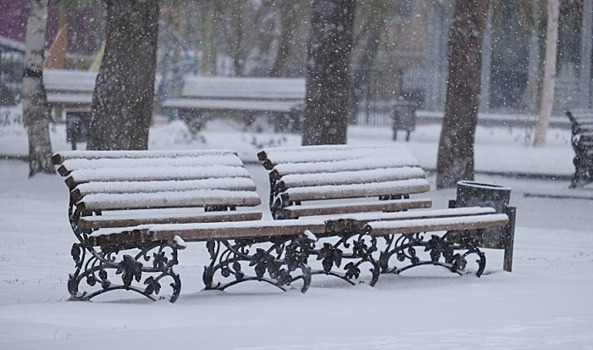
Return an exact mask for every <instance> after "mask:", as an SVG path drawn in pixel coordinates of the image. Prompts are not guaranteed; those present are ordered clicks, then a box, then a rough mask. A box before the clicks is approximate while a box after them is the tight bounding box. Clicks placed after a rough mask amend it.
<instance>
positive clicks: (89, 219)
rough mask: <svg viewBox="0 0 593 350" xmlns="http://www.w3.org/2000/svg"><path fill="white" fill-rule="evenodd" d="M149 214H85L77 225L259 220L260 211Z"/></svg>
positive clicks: (126, 225) (98, 227)
mask: <svg viewBox="0 0 593 350" xmlns="http://www.w3.org/2000/svg"><path fill="white" fill-rule="evenodd" d="M159 214H160V213H153V214H150V215H147V214H144V215H131V214H130V213H126V215H100V216H86V217H82V218H80V220H79V222H78V227H79V228H80V229H83V230H94V229H101V228H116V227H121V228H125V227H134V226H138V225H144V224H175V223H195V222H229V221H249V220H261V218H262V213H261V211H212V212H202V213H187V214H176V213H168V214H160V215H159Z"/></svg>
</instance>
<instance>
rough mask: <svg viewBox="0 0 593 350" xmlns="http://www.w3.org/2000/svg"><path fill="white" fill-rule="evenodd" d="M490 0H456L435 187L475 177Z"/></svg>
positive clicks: (445, 186)
mask: <svg viewBox="0 0 593 350" xmlns="http://www.w3.org/2000/svg"><path fill="white" fill-rule="evenodd" d="M488 6H489V1H482V0H457V1H456V2H455V13H454V15H453V25H452V27H451V32H450V35H449V78H448V80H447V99H446V102H445V117H444V119H443V128H442V130H441V137H440V140H439V152H438V159H437V188H449V187H454V186H455V185H456V183H457V182H458V181H460V180H464V179H467V180H473V178H474V143H475V132H476V124H477V121H478V109H479V107H480V86H481V79H480V76H481V74H480V71H481V68H482V67H481V66H482V52H481V51H482V42H483V38H484V29H485V27H486V19H487V15H488Z"/></svg>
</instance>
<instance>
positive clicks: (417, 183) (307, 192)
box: [282, 179, 430, 201]
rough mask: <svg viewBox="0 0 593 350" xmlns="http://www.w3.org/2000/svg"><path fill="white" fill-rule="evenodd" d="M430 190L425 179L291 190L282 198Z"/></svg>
mask: <svg viewBox="0 0 593 350" xmlns="http://www.w3.org/2000/svg"><path fill="white" fill-rule="evenodd" d="M429 190H430V184H429V183H428V181H426V180H425V179H410V180H401V181H389V182H376V183H369V184H354V185H337V186H311V187H296V188H289V189H287V190H286V191H285V192H283V193H282V198H283V199H284V200H287V201H303V200H315V199H339V198H356V197H375V196H395V195H407V194H414V193H423V192H428V191H429Z"/></svg>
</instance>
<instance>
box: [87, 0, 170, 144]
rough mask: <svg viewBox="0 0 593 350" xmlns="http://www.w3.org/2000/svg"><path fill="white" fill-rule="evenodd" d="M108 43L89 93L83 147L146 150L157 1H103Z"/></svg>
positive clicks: (152, 95) (156, 34) (152, 91)
mask: <svg viewBox="0 0 593 350" xmlns="http://www.w3.org/2000/svg"><path fill="white" fill-rule="evenodd" d="M105 3H106V4H107V25H106V30H107V42H106V46H105V56H104V57H103V62H102V64H101V68H100V69H99V74H98V76H97V84H96V85H95V91H94V93H93V105H92V123H91V128H90V138H89V142H88V145H87V148H88V149H96V150H118V149H119V150H122V149H124V150H125V149H135V150H142V149H147V148H148V129H149V127H150V122H151V119H152V112H153V102H154V79H155V71H156V48H157V36H158V15H159V3H158V0H126V1H118V0H105Z"/></svg>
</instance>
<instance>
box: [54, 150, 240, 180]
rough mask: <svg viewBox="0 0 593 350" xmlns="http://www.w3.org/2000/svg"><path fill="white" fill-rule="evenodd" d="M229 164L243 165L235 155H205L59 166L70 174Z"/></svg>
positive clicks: (64, 173)
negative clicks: (96, 170)
mask: <svg viewBox="0 0 593 350" xmlns="http://www.w3.org/2000/svg"><path fill="white" fill-rule="evenodd" d="M204 165H227V166H242V165H243V163H242V162H241V160H240V159H239V158H238V157H237V156H235V155H233V154H227V155H204V156H200V157H175V158H118V159H78V158H77V159H67V160H64V162H63V163H62V165H61V166H60V167H59V168H58V172H59V173H60V175H62V176H67V175H69V174H70V173H71V172H72V171H76V170H83V169H87V170H88V169H120V168H133V167H147V166H152V167H154V166H157V167H163V166H168V167H181V166H204Z"/></svg>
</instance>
